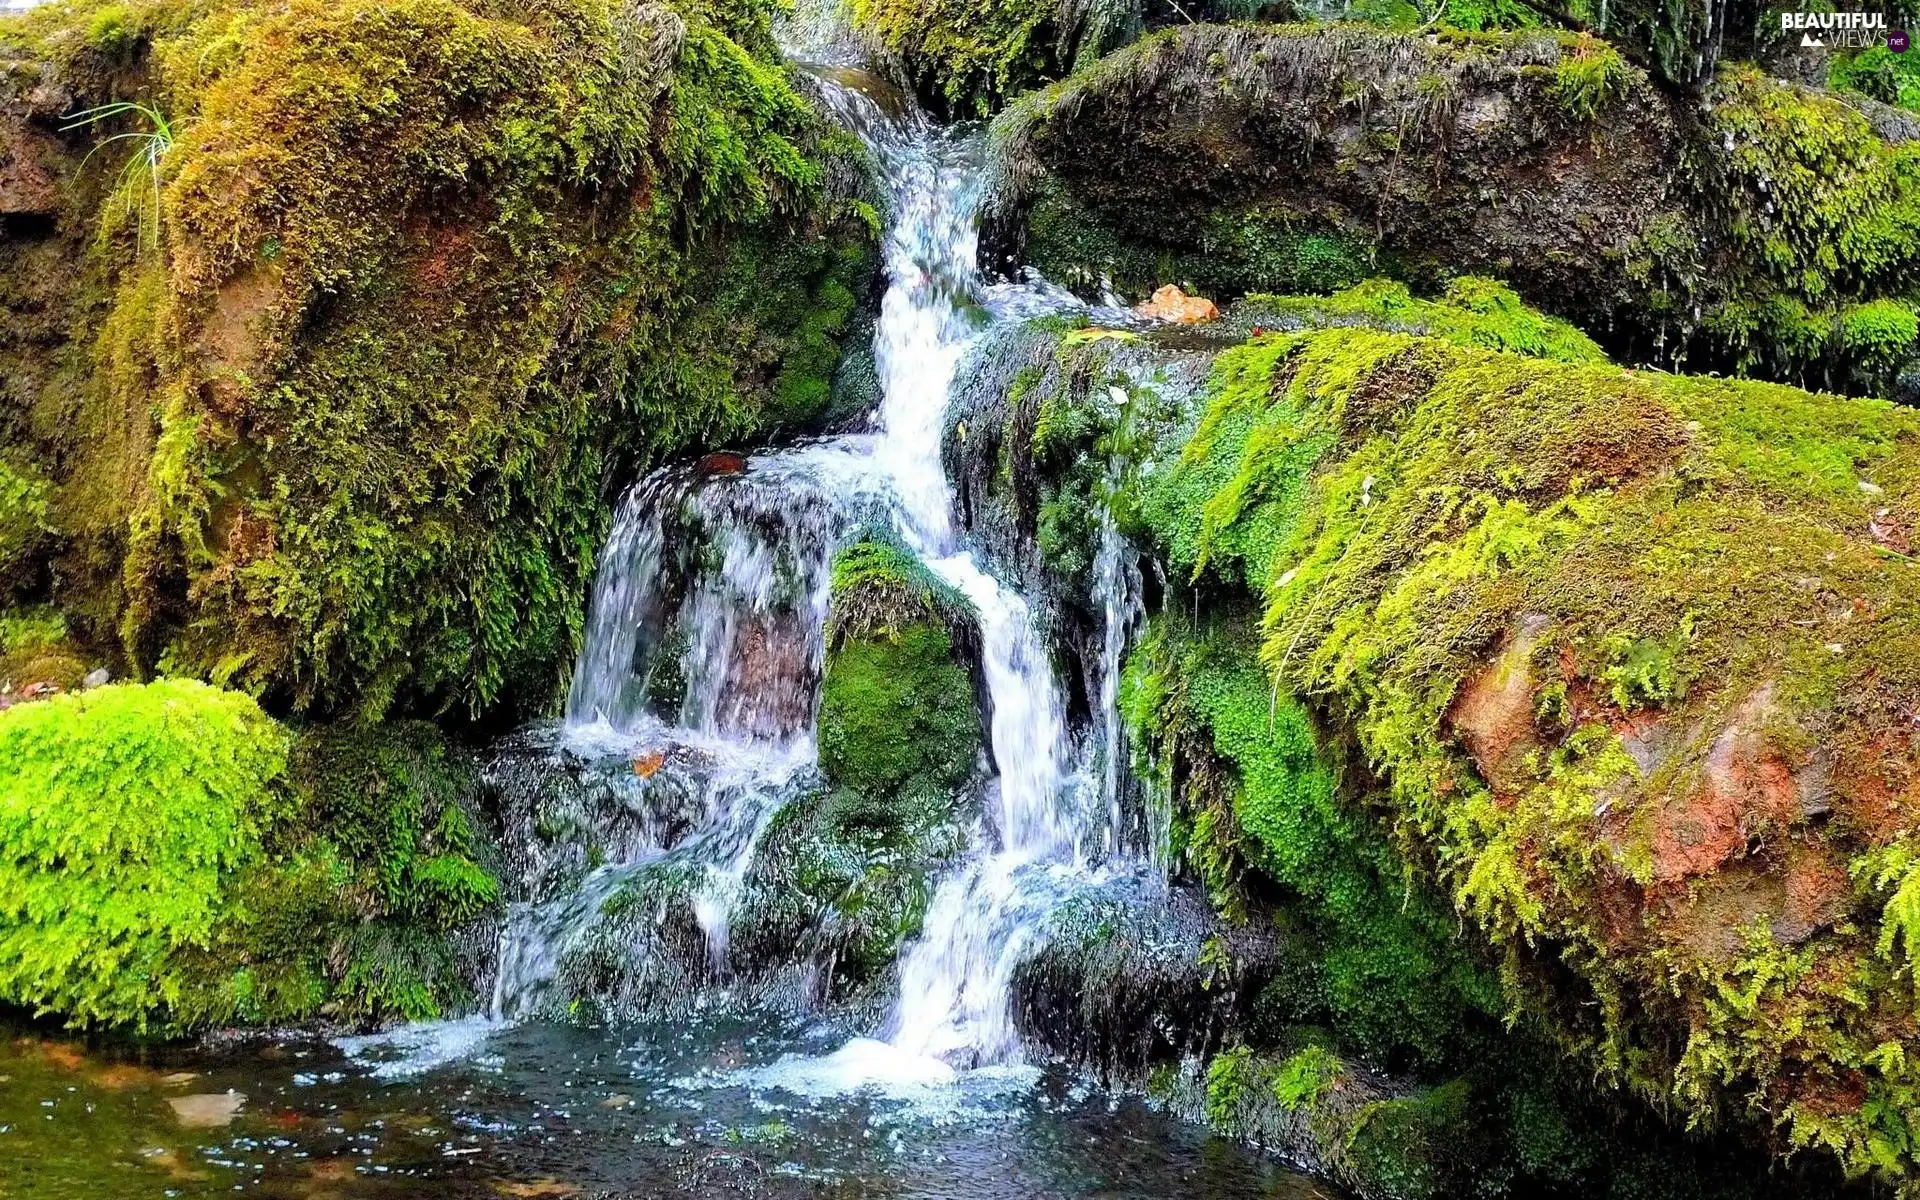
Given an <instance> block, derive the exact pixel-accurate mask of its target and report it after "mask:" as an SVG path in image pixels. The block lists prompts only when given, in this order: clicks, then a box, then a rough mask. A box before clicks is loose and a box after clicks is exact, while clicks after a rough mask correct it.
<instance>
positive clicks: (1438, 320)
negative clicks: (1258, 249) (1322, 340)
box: [1251, 275, 1606, 362]
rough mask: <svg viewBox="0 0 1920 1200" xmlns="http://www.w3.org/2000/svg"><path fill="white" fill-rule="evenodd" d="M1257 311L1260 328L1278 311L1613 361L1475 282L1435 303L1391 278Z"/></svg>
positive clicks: (1486, 283) (1451, 288) (1582, 337)
mask: <svg viewBox="0 0 1920 1200" xmlns="http://www.w3.org/2000/svg"><path fill="white" fill-rule="evenodd" d="M1251 307H1252V309H1253V312H1254V316H1253V318H1252V319H1253V320H1255V321H1259V320H1261V319H1262V318H1263V317H1264V316H1265V314H1267V313H1269V312H1271V313H1273V314H1274V316H1275V317H1276V318H1278V319H1280V320H1283V321H1284V320H1288V319H1291V320H1293V321H1299V322H1305V323H1307V324H1310V325H1338V324H1363V325H1369V326H1372V327H1374V328H1376V329H1397V330H1401V331H1404V332H1407V333H1418V334H1424V335H1426V336H1428V337H1438V338H1445V339H1446V340H1447V341H1450V342H1456V343H1458V344H1459V345H1462V346H1480V347H1484V348H1486V349H1489V350H1511V351H1513V352H1514V353H1516V354H1526V355H1530V356H1533V357H1535V358H1550V359H1554V360H1555V361H1558V362H1603V361H1605V359H1606V355H1605V353H1604V352H1602V351H1601V349H1600V347H1599V345H1598V344H1596V343H1595V342H1594V340H1593V339H1592V338H1590V337H1588V336H1587V335H1586V334H1584V333H1582V332H1581V331H1580V330H1579V329H1577V328H1575V327H1574V326H1573V325H1572V324H1570V323H1568V322H1566V321H1562V320H1560V319H1558V318H1556V317H1550V316H1547V315H1546V314H1544V313H1542V312H1540V311H1539V310H1537V309H1534V308H1530V307H1528V306H1527V305H1526V304H1524V303H1523V302H1522V301H1521V299H1520V297H1519V296H1517V295H1515V294H1514V291H1513V289H1512V288H1509V287H1507V286H1506V285H1505V284H1503V283H1500V282H1499V281H1498V280H1493V279H1483V278H1480V277H1478V276H1473V275H1462V276H1460V277H1459V278H1457V279H1455V280H1453V281H1452V282H1451V283H1449V284H1448V285H1447V289H1446V291H1445V292H1444V293H1442V294H1441V296H1440V297H1439V298H1438V299H1435V300H1422V299H1417V298H1415V297H1414V295H1413V293H1412V292H1411V291H1409V290H1408V289H1407V287H1406V285H1405V284H1402V283H1398V282H1395V281H1393V280H1390V279H1370V280H1368V281H1366V282H1365V283H1361V284H1358V285H1355V286H1353V287H1350V288H1347V289H1346V290H1344V291H1341V292H1337V293H1335V294H1334V295H1331V296H1328V297H1326V298H1324V299H1319V298H1311V297H1300V296H1257V297H1253V298H1252V303H1251Z"/></svg>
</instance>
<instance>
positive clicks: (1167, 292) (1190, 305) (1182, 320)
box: [1134, 283, 1220, 325]
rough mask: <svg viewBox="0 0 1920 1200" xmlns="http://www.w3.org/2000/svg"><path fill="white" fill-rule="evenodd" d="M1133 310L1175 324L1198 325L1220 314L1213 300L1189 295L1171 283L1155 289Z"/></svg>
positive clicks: (1144, 315)
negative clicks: (1150, 296) (1147, 298)
mask: <svg viewBox="0 0 1920 1200" xmlns="http://www.w3.org/2000/svg"><path fill="white" fill-rule="evenodd" d="M1134 311H1135V312H1138V313H1139V314H1140V315H1141V316H1143V317H1152V318H1153V319H1154V320H1156V321H1172V322H1173V323H1175V324H1176V325H1198V324H1199V323H1200V322H1202V321H1212V320H1215V319H1217V318H1218V317H1219V316H1220V310H1219V309H1218V308H1216V307H1214V303H1213V301H1211V300H1208V299H1207V298H1206V297H1204V296H1189V295H1187V294H1186V293H1185V292H1183V291H1181V290H1180V289H1179V288H1177V287H1175V286H1173V285H1172V284H1171V283H1169V284H1167V285H1166V286H1165V287H1163V288H1160V289H1158V290H1157V291H1155V292H1154V293H1153V298H1152V299H1151V300H1148V301H1147V302H1146V303H1145V304H1142V305H1141V306H1140V307H1139V308H1137V309H1135V310H1134Z"/></svg>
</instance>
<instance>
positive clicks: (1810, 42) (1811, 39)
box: [1800, 33, 1827, 50]
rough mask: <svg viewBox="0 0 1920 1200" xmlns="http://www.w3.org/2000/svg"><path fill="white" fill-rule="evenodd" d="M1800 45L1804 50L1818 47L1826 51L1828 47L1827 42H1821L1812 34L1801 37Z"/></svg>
mask: <svg viewBox="0 0 1920 1200" xmlns="http://www.w3.org/2000/svg"><path fill="white" fill-rule="evenodd" d="M1800 45H1801V46H1802V47H1803V48H1804V47H1807V46H1816V47H1818V48H1820V49H1822V50H1824V49H1826V47H1827V44H1826V43H1825V42H1823V41H1821V40H1820V39H1819V38H1817V37H1815V36H1813V35H1812V34H1810V33H1803V34H1801V35H1800Z"/></svg>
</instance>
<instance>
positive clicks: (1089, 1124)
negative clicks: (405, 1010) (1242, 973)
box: [0, 1017, 1333, 1200]
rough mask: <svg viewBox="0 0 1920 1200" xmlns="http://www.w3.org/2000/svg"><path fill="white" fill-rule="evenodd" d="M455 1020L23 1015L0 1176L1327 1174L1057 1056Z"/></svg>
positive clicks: (1270, 1185) (369, 1192)
mask: <svg viewBox="0 0 1920 1200" xmlns="http://www.w3.org/2000/svg"><path fill="white" fill-rule="evenodd" d="M445 1040H446V1042H447V1043H448V1044H449V1045H451V1046H452V1047H453V1048H454V1049H457V1050H460V1051H462V1052H464V1054H465V1055H466V1056H465V1057H459V1058H456V1059H454V1060H453V1061H451V1062H446V1063H442V1064H441V1065H439V1066H437V1067H432V1068H430V1069H427V1070H424V1071H421V1072H419V1073H411V1072H410V1071H408V1070H407V1067H408V1063H407V1062H404V1061H402V1062H386V1063H383V1062H382V1061H381V1058H382V1051H381V1049H380V1048H379V1047H377V1046H356V1047H355V1048H356V1050H357V1051H358V1055H357V1057H352V1058H350V1057H348V1055H347V1054H346V1053H345V1052H344V1051H343V1050H342V1049H341V1048H340V1047H339V1046H337V1045H335V1044H333V1043H330V1042H328V1041H325V1040H322V1039H319V1038H316V1037H313V1036H311V1035H304V1034H290V1035H284V1036H280V1037H274V1038H264V1039H258V1040H252V1041H248V1042H245V1043H240V1044H236V1045H231V1046H226V1047H223V1048H211V1049H210V1048H167V1049H159V1050H152V1051H149V1052H147V1053H145V1054H141V1053H138V1052H136V1051H131V1050H127V1049H121V1050H117V1051H116V1050H114V1049H112V1048H101V1047H95V1048H92V1049H89V1048H87V1047H85V1046H83V1045H82V1044H80V1043H77V1042H72V1041H65V1040H60V1039H58V1038H53V1037H47V1036H42V1035H36V1034H29V1033H16V1034H10V1035H9V1036H7V1037H6V1038H4V1040H0V1196H6V1197H9V1198H10V1200H30V1198H31V1200H38V1198H47V1200H52V1198H54V1197H59V1198H60V1200H73V1198H77V1197H89V1198H92V1197H100V1198H103V1200H104V1198H118V1197H148V1196H151V1197H182V1198H189V1200H197V1198H203V1197H214V1196H233V1195H236V1194H238V1195H244V1196H265V1197H305V1198H310V1200H320V1198H323V1197H334V1198H338V1200H349V1198H355V1200H357V1198H362V1197H435V1198H436V1200H438V1198H448V1200H453V1198H464V1197H497V1196H510V1197H551V1198H556V1200H558V1198H561V1197H574V1196H579V1197H652V1196H759V1197H788V1196H810V1197H856V1196H858V1197H866V1196H873V1197H883V1196H884V1197H942V1198H954V1200H963V1198H969V1197H980V1198H982V1200H984V1198H987V1197H993V1198H996V1200H997V1198H1020V1197H1035V1198H1037V1197H1112V1198H1120V1197H1142V1198H1144V1197H1173V1196H1180V1197H1189V1196H1190V1197H1199V1198H1205V1200H1244V1198H1252V1197H1279V1198H1285V1200H1307V1198H1309V1197H1319V1196H1327V1197H1331V1196H1332V1195H1333V1193H1332V1192H1331V1191H1330V1190H1323V1188H1322V1187H1321V1186H1320V1185H1316V1184H1315V1183H1313V1182H1312V1181H1310V1180H1307V1179H1305V1178H1303V1177H1301V1176H1298V1175H1295V1174H1293V1173H1291V1172H1288V1171H1286V1170H1284V1169H1283V1168H1280V1167H1278V1166H1275V1165H1273V1164H1271V1163H1268V1162H1266V1161H1264V1160H1262V1159H1261V1158H1260V1157H1258V1156H1257V1155H1255V1154H1253V1153H1251V1152H1250V1151H1247V1150H1245V1149H1243V1148H1241V1147H1239V1146H1236V1145H1234V1144H1232V1143H1229V1142H1225V1141H1222V1140H1220V1139H1217V1138H1213V1137H1210V1136H1208V1135H1207V1134H1205V1133H1204V1132H1203V1131H1201V1130H1199V1129H1197V1128H1195V1127H1193V1126H1190V1125H1186V1124H1184V1123H1181V1122H1178V1121H1175V1120H1173V1119H1171V1118H1170V1117H1168V1116H1165V1115H1164V1114H1160V1113H1157V1112H1154V1111H1152V1110H1151V1109H1150V1108H1149V1107H1148V1106H1147V1105H1146V1104H1145V1103H1144V1102H1142V1101H1141V1100H1140V1099H1138V1098H1134V1097H1115V1096H1112V1095H1110V1094H1108V1093H1106V1092H1104V1091H1102V1090H1100V1089H1098V1088H1095V1087H1092V1086H1089V1085H1088V1084H1087V1083H1086V1082H1085V1081H1083V1080H1081V1079H1078V1078H1076V1077H1075V1076H1073V1075H1072V1074H1069V1073H1066V1072H1064V1071H1059V1070H1050V1069H1039V1068H1007V1069H1005V1070H1003V1071H994V1070H986V1071H975V1072H971V1073H968V1074H967V1075H966V1076H965V1077H964V1078H963V1080H962V1082H961V1083H960V1084H958V1085H949V1086H945V1087H937V1088H926V1089H916V1088H913V1087H911V1086H903V1087H897V1088H894V1089H891V1092H889V1090H888V1089H885V1088H868V1089H865V1090H863V1091H861V1092H859V1093H856V1094H852V1095H826V1096H817V1097H813V1098H808V1097H806V1096H799V1095H794V1094H792V1093H789V1092H787V1091H785V1090H784V1089H783V1088H782V1087H780V1086H778V1084H777V1083H776V1082H774V1081H775V1080H777V1079H778V1077H779V1074H780V1072H779V1070H778V1067H777V1065H778V1064H779V1062H780V1061H781V1059H782V1057H783V1056H785V1055H788V1054H801V1055H805V1056H808V1057H809V1058H811V1057H815V1056H818V1055H820V1054H821V1053H823V1052H824V1051H827V1050H830V1049H832V1048H833V1047H836V1046H839V1045H840V1044H841V1043H842V1042H844V1040H845V1032H844V1030H840V1029H834V1028H828V1027H825V1026H821V1027H816V1028H813V1029H811V1030H809V1029H806V1028H804V1027H801V1028H795V1027H791V1026H788V1025H785V1024H782V1023H777V1022H771V1021H766V1020H748V1019H742V1018H719V1017H716V1018H710V1019H702V1020H696V1021H690V1022H681V1023H677V1024H675V1025H672V1026H642V1027H634V1028H628V1029H622V1030H608V1029H583V1028H576V1027H571V1026H565V1025H555V1024H545V1023H530V1024H522V1025H512V1026H494V1027H491V1031H490V1033H489V1032H488V1030H487V1029H486V1028H482V1027H476V1026H474V1025H473V1024H466V1025H455V1026H454V1027H452V1028H451V1029H450V1030H448V1031H445ZM433 1048H434V1046H433V1044H432V1039H424V1040H423V1041H422V1042H421V1043H419V1044H418V1046H417V1047H416V1049H417V1050H419V1051H421V1052H422V1054H423V1056H424V1057H428V1058H430V1057H431V1054H428V1053H425V1052H427V1051H431V1050H432V1049H433ZM389 1053H390V1052H389ZM770 1068H771V1069H770ZM241 1096H244V1099H241V1098H240V1097H241Z"/></svg>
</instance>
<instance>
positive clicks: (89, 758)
mask: <svg viewBox="0 0 1920 1200" xmlns="http://www.w3.org/2000/svg"><path fill="white" fill-rule="evenodd" d="M287 741H288V739H287V737H286V735H285V734H284V733H283V732H282V731H281V730H280V728H279V727H278V726H276V725H275V724H274V723H273V722H272V721H270V720H268V719H267V717H266V716H264V715H263V714H262V713H261V712H260V709H259V707H258V706H257V705H256V704H254V702H253V701H252V700H250V699H248V698H247V697H245V696H241V695H237V694H235V693H232V692H222V691H217V690H215V689H213V688H210V687H207V686H206V685H204V684H200V683H194V682H190V681H185V680H169V681H167V682H164V683H156V684H151V685H148V686H144V687H135V686H112V687H104V688H99V689H96V690H94V691H91V692H86V693H83V694H79V695H68V696H60V697H57V698H55V699H53V700H50V701H47V702H45V703H40V704H27V705H21V706H18V707H15V708H12V709H9V710H7V711H6V712H4V713H0V912H4V916H5V921H4V924H3V925H0V1000H4V1001H5V1002H7V1003H9V1004H14V1005H19V1006H21V1007H25V1008H31V1009H33V1010H35V1011H36V1012H51V1013H57V1014H60V1015H62V1016H65V1017H67V1018H68V1019H70V1020H72V1021H75V1022H77V1023H81V1024H102V1025H119V1024H133V1025H140V1026H144V1025H145V1024H146V1023H147V1021H148V1020H149V1019H150V1018H152V1017H153V1016H154V1015H155V1014H157V1013H160V1012H162V1011H164V1010H165V1009H166V1008H168V1007H169V1006H170V1005H173V1004H175V1003H177V1002H178V1001H179V999H180V998H181V995H182V993H183V991H184V990H185V989H186V988H187V987H188V981H187V980H185V979H183V978H182V977H181V975H180V973H179V971H178V969H177V967H176V966H175V964H174V963H173V961H172V958H173V956H174V955H175V954H176V953H177V952H179V951H181V950H184V949H187V948H191V947H195V946H205V945H207V944H209V942H210V941H211V940H212V939H213V936H214V932H215V929H216V927H217V926H218V924H219V922H220V920H221V919H222V917H223V916H224V898H225V889H226V885H227V883H228V882H229V881H230V879H231V878H232V877H233V875H234V874H235V872H237V871H240V870H241V869H243V868H245V867H247V866H249V865H251V864H253V863H254V862H255V861H256V860H258V859H259V857H260V855H261V833H262V830H263V828H264V827H266V826H268V825H269V824H271V823H272V822H273V821H274V820H275V819H276V818H277V817H278V816H280V815H281V813H282V811H283V810H282V807H281V804H280V802H279V798H278V795H277V793H276V791H275V788H274V785H275V783H276V781H277V780H278V779H279V778H280V777H281V775H282V774H283V772H284V771H285V769H286V762H287Z"/></svg>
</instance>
